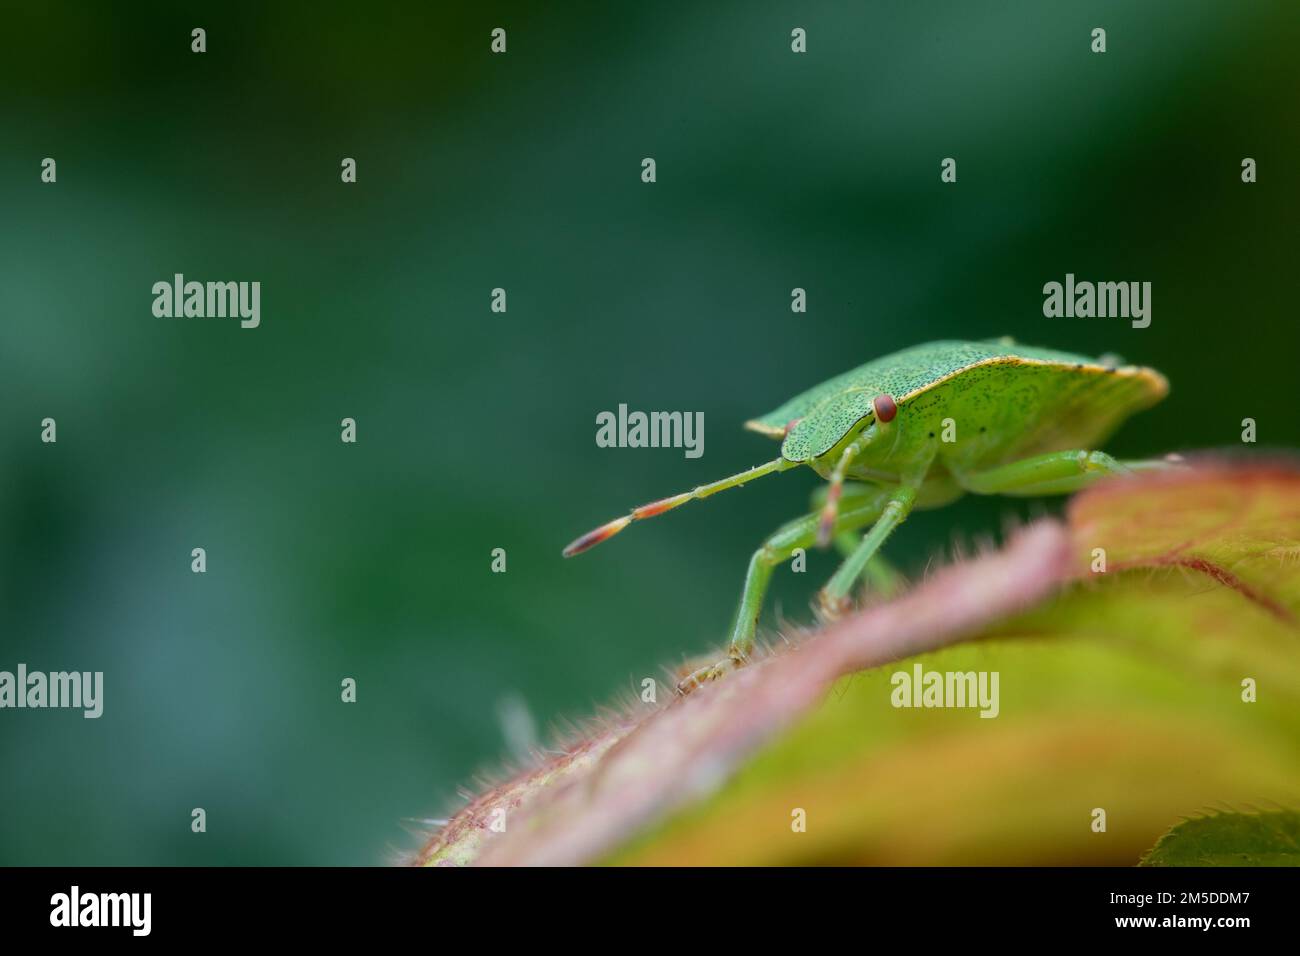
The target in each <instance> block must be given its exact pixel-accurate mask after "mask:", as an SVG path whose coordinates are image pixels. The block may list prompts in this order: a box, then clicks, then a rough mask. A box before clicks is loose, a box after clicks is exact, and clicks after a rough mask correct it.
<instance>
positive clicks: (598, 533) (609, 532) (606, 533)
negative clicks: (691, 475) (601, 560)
mask: <svg viewBox="0 0 1300 956" xmlns="http://www.w3.org/2000/svg"><path fill="white" fill-rule="evenodd" d="M799 464H800V462H797V461H790V460H789V459H787V458H777V459H774V460H773V461H769V462H767V463H766V464H762V465H756V466H755V467H753V468H750V469H749V470H748V471H742V472H740V473H739V474H736V475H732V476H731V477H730V478H723V479H722V480H721V481H713V482H710V483H709V484H707V485H700V486H699V487H698V488H694V489H692V490H691V491H684V492H682V493H681V494H680V495H673V496H672V497H671V498H661V499H659V500H658V501H652V502H650V504H648V505H642V506H641V507H639V508H633V509H632V510H631V511H630V512H629V513H628V514H625V515H624V516H623V517H621V518H615V519H614V520H613V521H610V522H608V523H606V524H603V525H601V526H600V527H599V528H596V529H594V530H592V531H588V532H587V533H586V534H584V535H583V536H582V537H580V538H578V539H577V540H576V541H574V542H573V543H572V544H570V545H569V546H568V547H567V548H565V549H564V556H565V557H566V558H571V557H573V556H574V555H575V554H581V553H582V552H584V551H586V550H588V549H589V548H594V547H595V546H596V545H598V544H600V543H601V542H602V541H607V540H609V539H610V538H612V537H614V535H616V534H618V533H619V532H620V531H622V530H623V529H624V528H626V527H627V526H628V525H630V524H631V523H632V522H633V521H640V520H641V519H643V518H653V517H655V516H656V515H661V514H663V513H664V512H665V511H672V510H673V509H674V508H676V507H677V506H678V505H684V504H686V502H688V501H694V500H695V499H696V498H707V497H709V495H712V494H717V493H718V492H719V491H725V490H726V489H728V488H738V487H740V486H741V485H744V484H745V483H746V482H749V481H753V480H754V479H755V478H762V477H764V476H765V475H771V474H774V473H776V472H778V471H787V470H789V469H791V468H795V467H797V466H798V465H799Z"/></svg>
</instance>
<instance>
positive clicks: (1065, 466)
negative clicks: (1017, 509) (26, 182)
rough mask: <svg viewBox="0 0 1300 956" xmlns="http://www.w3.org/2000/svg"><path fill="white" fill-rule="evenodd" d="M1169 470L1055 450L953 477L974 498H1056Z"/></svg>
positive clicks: (1097, 454) (1098, 454)
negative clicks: (1118, 478)
mask: <svg viewBox="0 0 1300 956" xmlns="http://www.w3.org/2000/svg"><path fill="white" fill-rule="evenodd" d="M1171 467H1175V465H1174V463H1173V462H1169V461H1124V462H1121V461H1116V460H1115V459H1114V458H1112V457H1110V455H1107V454H1106V453H1105V452H1101V451H1083V450H1079V451H1056V452H1050V453H1048V454H1046V455H1035V456H1034V457H1032V458H1026V459H1024V460H1022V461H1013V462H1011V463H1010V464H1008V465H999V466H998V467H997V468H991V469H989V470H988V471H980V472H974V473H970V474H958V475H956V478H957V481H958V483H959V484H960V485H961V486H962V487H963V488H965V489H966V490H967V491H973V492H974V493H975V494H978V495H1060V494H1068V493H1070V492H1072V491H1078V490H1079V489H1080V488H1083V487H1086V486H1087V485H1090V484H1092V483H1093V482H1094V481H1097V480H1099V479H1101V478H1106V477H1108V476H1111V475H1127V474H1130V473H1131V472H1134V471H1150V470H1156V469H1161V468H1171Z"/></svg>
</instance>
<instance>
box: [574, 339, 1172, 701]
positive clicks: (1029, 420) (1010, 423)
mask: <svg viewBox="0 0 1300 956" xmlns="http://www.w3.org/2000/svg"><path fill="white" fill-rule="evenodd" d="M1168 390H1169V386H1168V383H1167V382H1166V381H1165V378H1164V376H1163V375H1161V374H1160V373H1159V372H1157V371H1155V370H1154V369H1150V368H1143V367H1137V366H1132V365H1126V366H1119V365H1117V364H1116V363H1115V362H1112V361H1107V360H1102V359H1090V358H1087V357H1085V356H1082V355H1072V354H1070V353H1067V352H1058V351H1055V350H1052V349H1042V348H1033V347H1030V346H1022V345H1018V344H1016V343H1014V342H1012V341H1011V340H1010V339H998V340H994V341H988V342H959V341H947V342H932V343H930V344H928V345H921V346H917V347H915V348H910V349H905V350H903V351H901V352H896V353H894V354H893V355H888V356H885V357H884V358H879V359H876V360H875V361H872V362H868V363H867V364H865V365H862V366H859V367H858V368H855V369H853V370H852V371H849V372H845V373H844V374H842V375H838V376H836V377H835V378H832V379H829V380H828V381H826V382H823V383H822V384H820V385H817V386H814V387H813V388H811V389H809V390H808V391H806V392H804V393H802V394H800V395H797V396H795V397H794V398H792V399H790V400H789V401H788V402H786V403H785V404H784V405H782V406H780V407H779V408H777V409H775V410H774V411H771V412H769V413H767V414H766V415H762V416H760V417H759V418H756V419H754V420H752V421H750V422H747V423H746V427H747V428H749V429H751V430H752V431H756V432H759V433H760V434H763V435H766V436H768V437H770V438H774V439H778V440H780V441H781V455H780V457H778V458H776V459H774V460H772V461H769V462H767V463H766V464H762V465H758V466H757V467H754V468H750V469H749V470H748V471H743V472H740V473H739V474H736V475H732V476H731V477H730V478H724V479H722V480H720V481H715V482H711V483H710V484H706V485H701V486H699V487H698V488H695V489H694V490H692V491H688V492H684V493H682V494H679V495H674V496H673V497H671V498H664V499H661V500H660V501H655V502H652V503H650V504H648V505H643V506H641V507H639V508H635V509H633V510H632V512H631V513H629V514H627V515H625V516H623V517H621V518H617V519H615V520H614V521H611V522H609V523H608V524H605V525H602V526H601V527H599V528H597V529H595V530H594V531H591V532H589V533H588V534H585V535H583V536H582V537H580V538H578V539H577V540H576V541H574V542H573V543H572V544H570V545H569V546H568V547H567V548H565V550H564V554H565V556H566V557H569V556H571V555H574V554H578V553H580V552H582V551H585V550H587V549H588V548H591V547H594V546H595V545H597V544H599V543H600V542H602V541H604V540H606V539H607V538H610V537H612V536H613V535H615V534H617V533H618V532H619V531H622V530H623V529H624V528H625V527H627V525H628V524H630V523H631V522H633V521H637V520H640V519H642V518H650V517H654V516H655V515H659V514H663V513H664V512H665V511H669V510H671V509H673V508H676V507H677V506H678V505H682V504H685V503H686V502H688V501H691V500H694V499H696V498H707V497H708V496H709V495H712V494H715V493H717V492H719V491H723V490H725V489H727V488H734V487H738V486H740V485H743V484H745V483H746V482H749V481H752V480H754V479H755V478H761V477H763V476H765V475H770V474H773V473H775V472H780V471H788V470H790V469H792V468H797V467H799V466H801V465H806V466H808V467H810V468H812V469H813V470H814V471H816V472H817V474H819V475H821V476H822V477H823V478H825V479H826V480H827V481H828V482H829V487H828V488H827V490H826V492H825V496H824V500H823V502H822V504H821V506H820V507H818V508H816V509H814V510H813V512H812V513H810V514H808V515H805V516H804V517H802V518H798V519H796V520H794V521H792V522H790V523H788V524H786V525H784V526H783V527H781V528H780V529H778V530H777V531H776V532H775V533H774V534H773V535H771V537H769V538H768V539H767V540H766V541H765V542H764V543H763V545H762V546H761V547H760V548H759V549H758V550H757V551H756V552H754V555H753V557H752V558H751V559H750V563H749V572H748V574H747V576H746V578H745V586H744V590H743V592H742V594H741V598H740V605H739V607H738V608H737V610H736V616H735V619H734V621H733V623H732V628H731V639H730V643H729V646H728V649H727V654H726V656H725V657H724V658H723V659H722V660H721V661H719V662H718V663H716V664H711V665H709V666H707V667H702V668H700V669H698V670H696V671H695V672H693V673H692V674H690V675H688V676H687V677H685V678H684V679H683V680H682V682H681V684H679V689H680V690H682V691H689V690H691V689H693V688H694V687H696V686H698V685H699V684H700V683H702V682H704V681H708V680H713V679H716V678H717V677H720V676H721V675H723V674H725V673H726V672H728V671H729V670H731V669H733V668H735V667H737V666H739V665H741V664H743V663H744V662H745V661H746V660H747V659H748V657H749V655H750V653H751V652H752V650H753V647H754V632H755V629H756V627H757V624H758V617H759V613H760V611H761V610H762V604H763V596H764V594H765V593H766V591H767V585H768V581H769V580H770V578H771V575H772V572H773V570H775V568H776V566H777V565H778V564H780V563H781V562H783V561H786V560H788V559H790V558H791V557H792V555H793V554H794V552H795V551H796V550H797V549H799V548H808V547H811V546H812V545H814V544H818V545H822V546H825V545H826V544H828V543H829V542H830V541H831V540H832V539H834V540H835V541H836V542H837V544H842V545H843V550H844V551H845V555H846V556H845V558H844V562H843V563H842V564H841V565H840V567H839V569H838V570H837V571H836V572H835V574H834V575H833V576H832V577H831V579H830V581H829V582H827V584H826V585H825V587H823V588H822V590H821V592H820V594H819V602H820V605H821V609H822V611H823V613H824V614H826V615H829V616H834V615H835V614H837V613H839V612H841V611H842V610H844V609H845V608H846V607H847V605H848V603H849V600H850V594H851V593H852V589H853V587H854V585H855V583H856V582H857V581H858V580H859V579H860V578H863V577H864V576H866V577H868V578H875V579H877V580H879V579H881V578H882V577H885V576H887V575H888V572H887V571H885V570H884V569H883V568H882V567H880V566H879V565H878V564H877V562H878V559H876V557H875V556H876V552H877V551H878V549H879V548H880V546H881V544H883V543H884V541H885V539H886V538H887V537H888V536H889V534H890V532H892V531H893V530H894V528H896V527H897V526H898V525H899V524H900V523H901V522H902V521H903V520H904V519H905V518H906V517H907V515H908V513H909V512H911V511H912V509H914V508H935V507H939V506H941V505H945V504H948V503H949V502H951V501H953V500H955V499H956V498H958V497H960V496H961V495H962V494H964V493H966V492H972V493H975V494H1005V495H1051V494H1065V493H1069V492H1072V491H1075V490H1077V489H1079V488H1082V487H1083V486H1084V485H1086V484H1088V483H1090V482H1092V481H1094V480H1096V479H1098V478H1102V477H1105V476H1108V475H1117V474H1124V473H1127V472H1129V471H1133V470H1137V469H1145V468H1158V467H1164V465H1165V463H1163V462H1118V461H1116V460H1115V459H1113V458H1111V457H1110V456H1109V455H1106V454H1104V453H1102V452H1100V451H1095V450H1093V449H1095V448H1096V447H1097V446H1098V445H1099V444H1100V443H1101V442H1102V441H1104V440H1105V439H1106V437H1107V436H1109V435H1110V434H1111V433H1112V432H1113V431H1114V430H1115V429H1116V428H1117V427H1119V425H1120V424H1121V423H1122V422H1123V421H1124V419H1126V418H1127V417H1128V416H1129V415H1131V414H1133V413H1134V412H1137V411H1140V410H1142V409H1144V408H1147V407H1149V406H1151V405H1153V404H1155V403H1156V402H1158V401H1159V400H1160V399H1161V398H1163V397H1164V396H1165V394H1166V393H1167V392H1168ZM863 529H865V533H864V534H862V535H861V536H858V535H855V534H853V532H859V531H862V530H863Z"/></svg>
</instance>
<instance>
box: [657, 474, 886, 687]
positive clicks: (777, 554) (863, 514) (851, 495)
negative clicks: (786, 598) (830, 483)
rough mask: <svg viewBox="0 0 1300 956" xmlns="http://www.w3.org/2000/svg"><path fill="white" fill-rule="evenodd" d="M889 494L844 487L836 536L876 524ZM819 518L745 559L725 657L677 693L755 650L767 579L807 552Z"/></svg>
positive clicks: (782, 531) (798, 523)
mask: <svg viewBox="0 0 1300 956" xmlns="http://www.w3.org/2000/svg"><path fill="white" fill-rule="evenodd" d="M891 491H892V489H890V488H882V487H880V486H877V485H864V484H854V485H846V486H845V489H844V497H843V499H842V502H841V504H840V508H839V514H838V517H837V518H836V520H835V525H834V531H835V533H836V534H843V533H849V532H853V531H855V530H857V529H860V528H863V527H865V526H866V525H869V524H871V523H872V522H873V521H877V520H878V519H879V518H880V515H881V513H882V511H883V510H884V508H885V505H886V503H887V502H888V501H889V498H890V494H891ZM821 519H822V512H821V509H820V508H819V509H817V510H815V511H813V512H812V513H811V514H807V515H804V516H803V517H802V518H796V519H795V520H794V521H791V522H789V523H788V524H785V525H783V526H782V527H780V528H779V529H777V531H776V532H774V533H773V534H772V535H771V536H770V537H769V538H768V539H767V540H766V541H764V542H763V545H762V546H761V547H760V548H759V549H758V550H757V551H755V552H754V554H753V556H752V557H751V558H750V559H749V570H748V571H747V572H746V574H745V587H744V590H743V591H742V592H741V595H740V604H739V605H738V606H737V608H736V616H735V618H734V619H733V621H732V625H731V639H730V642H729V643H728V646H727V656H726V657H724V658H723V659H722V660H721V661H719V662H718V663H716V664H712V665H709V666H707V667H701V668H699V669H698V670H696V671H694V672H692V673H691V674H689V675H687V676H686V677H685V678H683V679H682V680H681V681H680V682H679V683H678V685H677V689H678V690H680V691H682V692H683V693H686V692H688V691H691V690H693V689H694V688H696V687H698V686H699V685H700V684H702V683H705V682H706V681H710V680H716V679H717V678H719V677H721V676H722V675H723V674H725V673H727V672H728V671H730V670H734V669H735V668H736V667H738V666H740V665H741V664H743V663H744V662H745V661H746V660H747V659H748V658H749V655H750V654H751V653H752V652H753V650H754V634H755V631H756V630H757V628H758V618H759V614H760V613H762V610H763V598H764V597H765V596H766V595H767V588H768V585H769V583H770V582H771V580H772V572H773V571H775V570H776V568H777V566H778V565H780V564H781V563H782V562H784V561H788V560H790V559H791V558H792V557H793V556H794V552H795V551H796V550H797V549H799V548H805V549H808V548H812V547H813V546H814V545H815V544H816V543H817V535H818V530H819V526H820V523H821Z"/></svg>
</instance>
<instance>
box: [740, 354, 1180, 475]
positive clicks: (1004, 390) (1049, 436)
mask: <svg viewBox="0 0 1300 956" xmlns="http://www.w3.org/2000/svg"><path fill="white" fill-rule="evenodd" d="M1168 387H1169V386H1168V383H1167V382H1166V381H1165V378H1164V376H1162V375H1161V374H1160V373H1159V372H1157V371H1155V370H1154V369H1149V368H1143V367H1138V366H1132V365H1128V366H1122V367H1118V368H1116V367H1114V366H1113V365H1109V364H1103V363H1102V362H1100V361H1098V360H1097V359H1093V358H1089V357H1087V356H1083V355H1075V354H1072V353H1069V352H1058V351H1055V350H1053V349H1044V348H1035V347H1032V346H1025V345H1019V344H1016V343H1013V342H1011V341H1010V340H1008V339H998V340H991V341H987V342H960V341H943V342H931V343H929V344H927V345H918V346H915V347H913V348H909V349H904V350H903V351H901V352H895V353H894V354H892V355H886V356H884V357H883V358H878V359H875V360H874V361H871V362H868V363H866V364H865V365H860V366H858V367H857V368H855V369H853V370H851V371H848V372H845V373H844V374H842V375H837V376H835V377H834V378H831V379H828V380H827V381H825V382H822V383H821V384H820V385H816V386H814V387H813V388H810V389H808V391H806V392H803V393H801V394H799V395H796V396H795V397H794V398H792V399H790V400H789V401H788V402H786V403H785V404H784V405H782V406H780V407H779V408H777V409H775V410H773V411H771V412H768V413H767V414H766V415H762V416H760V417H759V418H756V419H754V420H752V421H750V422H747V423H746V427H747V428H750V429H752V430H754V431H757V432H760V433H762V434H764V435H768V436H769V437H773V438H783V439H784V441H783V443H782V446H781V454H782V456H783V457H785V458H786V459H788V460H790V461H797V462H805V461H810V460H812V459H815V458H819V457H820V456H822V455H825V454H826V453H827V452H828V451H830V450H831V449H832V448H834V447H835V446H836V445H837V444H839V442H840V441H842V440H843V439H844V438H845V437H846V436H847V435H849V433H850V432H852V431H854V430H855V429H856V428H857V427H858V426H859V425H864V426H865V424H869V422H867V420H868V419H870V418H872V416H873V414H874V413H873V410H872V405H871V401H872V399H873V398H874V397H875V396H877V395H880V394H882V393H883V394H888V395H891V396H893V398H894V401H895V402H897V403H898V409H899V412H898V415H899V421H907V418H908V415H909V407H910V408H915V409H918V410H919V409H921V408H924V409H925V410H926V414H929V415H934V414H942V413H943V411H944V406H945V403H947V404H948V405H952V406H954V407H956V406H957V405H958V404H959V403H960V407H961V409H962V411H963V413H973V414H975V415H977V416H982V417H981V421H987V422H988V426H987V427H990V428H991V427H998V428H1000V429H1001V430H1002V431H1003V432H1004V433H1006V432H1008V431H1011V432H1015V434H1004V435H1003V440H1000V441H998V442H997V443H996V452H997V454H996V455H993V452H994V451H995V445H994V444H993V443H990V444H989V445H988V451H989V454H990V456H991V457H999V458H1000V457H1005V456H1007V455H1010V454H1013V453H1022V454H1023V453H1030V452H1033V451H1048V450H1053V448H1054V447H1059V448H1071V447H1088V446H1089V445H1090V444H1091V442H1092V441H1094V440H1099V439H1100V438H1101V437H1104V435H1105V434H1108V433H1109V431H1110V430H1112V429H1113V428H1114V427H1115V426H1117V425H1118V423H1119V422H1121V421H1122V420H1123V419H1124V418H1127V417H1128V416H1129V415H1131V414H1132V413H1133V412H1135V411H1138V410H1140V409H1142V408H1145V407H1147V406H1149V405H1152V404H1154V403H1155V402H1157V401H1159V400H1160V399H1161V398H1162V397H1163V396H1164V395H1165V393H1166V392H1167V391H1168ZM995 403H996V404H999V405H1002V406H1006V407H999V408H992V407H989V408H985V407H984V406H989V405H992V404H995ZM967 417H970V415H969V414H968V416H967ZM792 421H793V422H797V423H796V424H795V425H794V426H793V427H792V428H790V430H789V432H788V434H787V432H786V427H787V425H789V423H790V422H792ZM1008 426H1009V427H1008ZM981 427H986V426H981ZM990 437H991V436H990ZM982 457H983V456H982Z"/></svg>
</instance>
